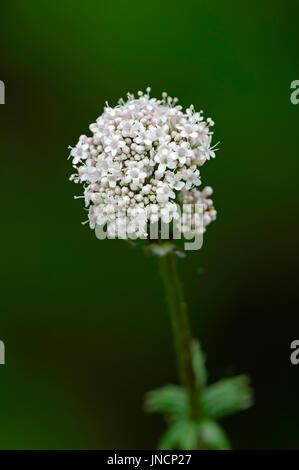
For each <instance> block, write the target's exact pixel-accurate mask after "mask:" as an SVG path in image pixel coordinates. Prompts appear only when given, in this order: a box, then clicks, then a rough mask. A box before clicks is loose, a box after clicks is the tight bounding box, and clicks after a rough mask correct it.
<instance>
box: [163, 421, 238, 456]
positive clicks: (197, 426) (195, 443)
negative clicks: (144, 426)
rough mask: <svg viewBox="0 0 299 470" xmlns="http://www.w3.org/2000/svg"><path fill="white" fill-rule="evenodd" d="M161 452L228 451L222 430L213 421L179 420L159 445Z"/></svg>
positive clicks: (227, 444)
mask: <svg viewBox="0 0 299 470" xmlns="http://www.w3.org/2000/svg"><path fill="white" fill-rule="evenodd" d="M159 449H161V450H171V449H179V450H196V449H212V450H227V449H230V443H229V440H228V438H227V436H226V434H225V432H224V431H223V429H222V428H221V427H220V426H219V425H218V424H217V423H215V422H214V421H210V420H207V421H199V422H194V421H191V420H180V421H176V422H175V423H173V424H172V425H171V426H170V427H169V429H168V430H167V431H166V432H165V433H164V434H163V436H162V438H161V441H160V443H159Z"/></svg>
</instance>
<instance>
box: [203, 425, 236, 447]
mask: <svg viewBox="0 0 299 470" xmlns="http://www.w3.org/2000/svg"><path fill="white" fill-rule="evenodd" d="M198 437H199V439H200V442H201V443H202V444H201V446H202V447H201V448H204V449H212V450H229V449H230V448H231V446H230V442H229V439H228V437H227V435H226V433H225V432H224V430H223V429H222V428H221V426H219V424H217V423H215V421H203V422H202V423H200V424H199V427H198Z"/></svg>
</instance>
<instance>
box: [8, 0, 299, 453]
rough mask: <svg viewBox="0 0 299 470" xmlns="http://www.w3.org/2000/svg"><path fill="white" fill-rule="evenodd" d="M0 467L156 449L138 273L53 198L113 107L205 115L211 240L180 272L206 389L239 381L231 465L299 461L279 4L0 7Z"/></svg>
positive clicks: (292, 55)
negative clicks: (57, 452) (155, 104)
mask: <svg viewBox="0 0 299 470" xmlns="http://www.w3.org/2000/svg"><path fill="white" fill-rule="evenodd" d="M0 18H1V30H0V36H1V41H0V43H1V49H0V79H1V80H3V81H4V82H5V84H6V104H5V105H4V106H0V119H1V121H0V137H1V156H2V164H1V169H2V178H1V189H2V216H1V219H2V229H1V235H2V243H1V246H2V267H3V268H2V274H3V276H2V282H1V291H2V295H1V317H0V339H2V340H3V341H4V342H5V344H6V354H7V363H6V365H5V366H0V448H2V449H40V448H42V449H89V448H100V449H103V448H104V449H105V448H106V449H108V448H110V449H113V448H119V449H125V448H131V449H140V448H154V447H155V445H156V443H157V440H158V437H159V435H160V433H161V431H162V430H163V429H164V423H163V421H162V418H161V417H160V416H155V415H147V414H145V413H144V412H143V410H142V406H143V396H144V394H145V392H146V391H148V390H150V389H153V388H156V387H159V386H162V385H164V384H166V383H174V382H176V368H175V362H174V357H173V349H172V339H171V334H170V327H169V320H168V314H167V311H166V308H165V305H164V299H163V291H162V287H161V282H160V279H159V275H158V270H157V267H156V263H155V260H154V259H152V258H146V257H144V256H143V255H142V253H141V252H139V251H137V250H136V251H135V250H133V249H131V248H130V247H129V246H127V244H126V243H124V242H119V241H114V240H111V241H99V240H97V239H96V237H95V235H94V233H93V232H92V231H91V230H89V229H88V227H87V226H82V225H81V224H80V222H81V221H82V220H84V219H85V218H86V217H85V213H84V210H83V205H82V202H81V201H74V200H73V195H75V194H78V190H79V188H78V187H77V186H75V185H74V184H72V183H70V182H69V181H68V178H69V175H70V174H71V172H72V169H71V164H70V161H67V156H68V148H67V147H68V145H73V144H75V143H76V141H77V138H78V136H79V135H80V134H82V133H85V132H88V125H89V123H90V122H93V121H94V120H95V118H96V117H97V116H98V115H99V114H100V113H101V112H102V109H103V105H104V103H105V101H106V100H108V101H109V103H110V104H112V105H114V104H116V102H117V99H118V98H119V97H120V96H125V94H126V92H127V91H131V92H136V91H137V90H139V89H143V90H144V89H145V88H146V86H148V85H150V86H151V87H152V92H153V95H158V96H160V94H161V92H162V91H164V90H166V91H168V93H169V94H170V95H172V96H178V97H179V98H180V102H181V104H182V105H183V106H187V105H189V104H190V103H193V104H194V105H195V108H197V109H204V111H205V115H206V116H212V117H213V119H214V120H215V122H216V126H215V140H214V142H217V141H218V140H219V141H221V144H220V150H219V152H218V153H217V158H216V160H213V161H210V162H208V163H207V164H206V165H205V166H204V167H203V169H202V177H203V181H204V183H206V184H209V185H212V186H213V187H214V189H215V194H214V202H215V205H216V207H217V210H218V214H219V215H218V219H217V221H216V222H215V223H214V224H213V225H211V226H210V227H209V230H208V234H207V236H206V237H205V239H204V246H203V249H202V250H200V251H198V252H193V253H191V255H190V256H189V257H188V258H187V260H185V261H182V262H180V270H181V274H182V277H183V280H184V285H185V290H186V295H187V299H188V302H189V308H190V314H191V316H192V324H193V329H194V333H195V335H196V336H198V337H200V339H201V342H202V344H203V347H204V349H205V351H206V353H207V356H208V362H207V363H208V368H209V372H210V379H211V380H217V379H219V378H221V377H223V376H227V375H230V374H234V373H243V372H248V373H249V374H250V375H251V377H252V381H253V385H254V388H255V392H256V404H255V406H254V408H252V409H251V410H249V411H246V412H243V413H239V414H238V415H235V416H234V417H232V418H228V419H226V420H224V421H223V426H224V428H225V429H226V431H227V432H228V434H229V435H230V437H231V439H232V443H233V447H234V448H235V449H238V448H246V449H247V448H251V449H253V448H274V449H277V448H297V449H299V426H298V414H299V399H298V397H299V365H298V366H297V367H296V366H292V365H291V363H290V360H289V354H290V343H291V341H292V340H293V339H297V338H298V336H299V318H298V315H297V313H296V307H297V288H298V278H297V265H298V250H297V243H296V242H297V240H298V221H297V215H296V212H297V206H298V191H297V186H298V123H299V105H298V106H294V105H292V104H291V102H290V83H291V81H292V80H295V79H299V70H298V66H299V58H298V38H299V32H298V23H299V5H298V2H297V1H295V0H293V1H292V0H287V1H284V2H282V1H278V0H266V1H265V0H264V1H260V0H259V1H258V0H251V1H250V2H249V1H248V2H247V1H240V0H228V1H225V2H224V1H223V0H214V1H213V2H211V1H210V0H186V1H178V0H177V1H176V0H172V1H169V0H163V1H157V0H153V1H151V2H142V1H136V0H134V1H120V0H116V1H113V2H108V1H99V0H84V1H83V0H80V1H79V0H60V1H58V0H56V1H53V0H52V1H50V0H49V1H46V0H26V1H25V0H22V1H21V0H18V1H16V0H10V1H8V0H6V1H2V2H1V6H0Z"/></svg>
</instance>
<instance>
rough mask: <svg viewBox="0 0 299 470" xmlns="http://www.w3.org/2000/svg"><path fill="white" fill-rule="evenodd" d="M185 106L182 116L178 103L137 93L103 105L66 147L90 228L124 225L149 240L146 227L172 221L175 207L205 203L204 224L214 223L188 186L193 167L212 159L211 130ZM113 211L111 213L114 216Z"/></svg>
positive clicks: (194, 181)
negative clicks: (86, 131)
mask: <svg viewBox="0 0 299 470" xmlns="http://www.w3.org/2000/svg"><path fill="white" fill-rule="evenodd" d="M213 125H214V123H213V121H212V119H210V118H208V119H207V120H206V121H204V119H203V116H202V113H201V112H195V111H194V108H193V106H192V105H191V106H190V107H189V108H188V109H187V110H186V112H185V113H184V112H183V111H182V107H181V106H178V105H177V98H171V97H168V96H167V94H166V93H163V94H162V99H161V100H157V99H156V98H151V97H150V89H149V88H148V89H147V90H146V93H145V94H143V93H142V92H138V97H134V95H131V94H128V100H127V101H126V102H125V101H123V100H122V99H121V100H119V103H118V105H117V106H116V107H114V108H111V107H110V106H109V105H108V104H106V107H105V108H104V112H103V114H102V115H101V116H100V117H99V118H98V119H97V121H96V122H95V123H94V124H91V125H90V130H91V132H92V134H93V135H92V137H87V136H86V135H82V136H81V137H80V139H79V142H78V143H77V145H76V146H75V147H74V148H72V150H71V157H72V159H73V166H74V168H75V169H76V173H75V174H73V175H72V176H71V180H73V181H74V182H76V183H83V184H84V196H83V197H84V198H85V204H86V206H87V207H88V214H89V223H90V227H91V228H95V227H96V225H101V226H103V225H107V231H108V233H109V234H110V235H113V234H114V233H115V228H116V223H115V221H116V220H115V217H117V227H118V230H121V227H123V226H126V230H127V233H128V234H129V235H130V236H132V237H133V236H135V238H137V237H143V238H146V237H147V224H148V223H154V222H157V221H159V220H162V221H163V222H166V223H169V222H171V220H173V219H177V218H178V208H179V206H180V204H181V203H182V202H183V203H186V202H188V201H189V202H197V203H198V202H202V203H203V204H205V209H204V212H205V214H204V225H207V224H208V223H209V222H211V221H212V220H214V219H215V216H216V212H215V210H214V208H212V209H211V207H212V206H213V203H212V201H211V200H209V199H207V197H208V196H209V195H210V194H211V190H210V188H206V189H205V190H204V191H203V192H202V193H200V192H199V191H198V190H196V189H194V188H196V187H198V186H199V185H200V184H201V180H200V173H199V169H198V167H200V166H202V165H203V164H204V163H205V161H206V160H209V159H210V158H211V157H213V158H214V157H215V149H214V147H211V139H212V134H213V132H211V130H210V127H211V126H213ZM116 214H117V216H116Z"/></svg>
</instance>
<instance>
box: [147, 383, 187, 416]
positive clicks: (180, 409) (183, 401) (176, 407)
mask: <svg viewBox="0 0 299 470" xmlns="http://www.w3.org/2000/svg"><path fill="white" fill-rule="evenodd" d="M145 409H146V411H150V412H161V413H163V414H164V415H166V417H170V418H173V419H182V418H187V417H188V415H189V401H188V396H187V393H186V391H185V390H184V388H183V387H180V386H178V385H166V386H165V387H162V388H159V389H157V390H152V391H151V392H148V393H147V395H146V397H145Z"/></svg>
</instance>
